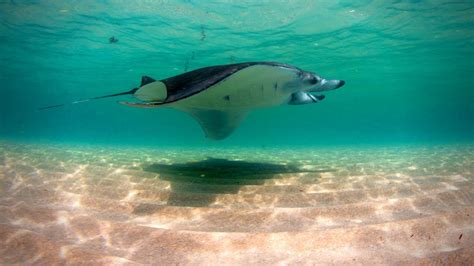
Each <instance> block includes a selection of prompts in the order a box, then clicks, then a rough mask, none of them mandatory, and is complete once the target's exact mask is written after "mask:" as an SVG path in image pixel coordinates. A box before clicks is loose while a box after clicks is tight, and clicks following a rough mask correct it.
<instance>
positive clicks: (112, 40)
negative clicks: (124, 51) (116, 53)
mask: <svg viewBox="0 0 474 266" xmlns="http://www.w3.org/2000/svg"><path fill="white" fill-rule="evenodd" d="M118 41H119V40H118V39H117V38H115V36H112V37H110V38H109V43H117V42H118Z"/></svg>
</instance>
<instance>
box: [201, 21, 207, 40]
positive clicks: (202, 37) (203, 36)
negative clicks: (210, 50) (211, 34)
mask: <svg viewBox="0 0 474 266" xmlns="http://www.w3.org/2000/svg"><path fill="white" fill-rule="evenodd" d="M205 39H206V33H205V32H204V26H203V25H201V41H202V42H203V41H204V40H205Z"/></svg>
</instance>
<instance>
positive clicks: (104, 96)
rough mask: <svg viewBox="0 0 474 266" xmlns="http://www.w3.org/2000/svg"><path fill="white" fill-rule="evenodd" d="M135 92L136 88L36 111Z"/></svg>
mask: <svg viewBox="0 0 474 266" xmlns="http://www.w3.org/2000/svg"><path fill="white" fill-rule="evenodd" d="M137 90H138V88H134V89H131V90H129V91H126V92H120V93H115V94H109V95H103V96H98V97H93V98H88V99H83V100H78V101H74V102H70V103H63V104H56V105H50V106H45V107H41V108H38V110H45V109H51V108H56V107H62V106H65V105H69V104H76V103H85V102H89V101H92V100H98V99H103V98H110V97H115V96H121V95H127V94H134V93H135V92H136V91H137Z"/></svg>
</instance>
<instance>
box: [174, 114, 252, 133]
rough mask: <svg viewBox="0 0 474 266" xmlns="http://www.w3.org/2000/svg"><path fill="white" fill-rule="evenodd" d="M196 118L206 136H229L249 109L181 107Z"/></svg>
mask: <svg viewBox="0 0 474 266" xmlns="http://www.w3.org/2000/svg"><path fill="white" fill-rule="evenodd" d="M180 110H181V111H184V112H186V113H188V114H190V115H191V116H192V117H193V118H194V119H196V120H197V121H198V122H199V124H200V125H201V128H202V129H203V130H204V133H205V134H206V137H208V138H210V139H214V140H219V139H224V138H226V137H228V136H229V135H230V134H232V132H234V130H235V129H236V128H237V127H238V126H239V125H240V122H242V120H243V119H244V118H245V117H246V116H247V114H248V112H249V111H248V110H235V111H234V110H232V111H228V110H206V109H196V108H186V109H180Z"/></svg>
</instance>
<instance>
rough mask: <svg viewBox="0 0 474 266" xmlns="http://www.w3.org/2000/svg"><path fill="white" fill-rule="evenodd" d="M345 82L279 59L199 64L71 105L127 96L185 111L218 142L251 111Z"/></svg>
mask: <svg viewBox="0 0 474 266" xmlns="http://www.w3.org/2000/svg"><path fill="white" fill-rule="evenodd" d="M344 84H345V81H343V80H327V79H324V78H322V77H320V76H319V75H317V74H315V73H312V72H308V71H304V70H301V69H299V68H297V67H294V66H290V65H286V64H282V63H275V62H246V63H238V64H228V65H217V66H210V67H204V68H199V69H196V70H193V71H189V72H186V73H183V74H180V75H177V76H174V77H170V78H166V79H162V80H155V79H153V78H151V77H148V76H143V77H142V79H141V84H140V86H139V87H138V88H133V89H132V90H130V91H126V92H121V93H116V94H110V95H104V96H99V97H93V98H89V99H84V100H79V101H75V102H72V103H70V104H76V103H82V102H87V101H91V100H96V99H102V98H108V97H116V96H121V95H127V94H130V95H133V96H134V97H135V98H136V99H137V100H138V101H134V102H129V101H120V102H119V103H121V104H123V105H126V106H131V107H138V108H163V107H169V108H174V109H177V110H180V111H183V112H185V113H187V114H189V115H191V116H192V117H193V118H194V119H196V120H197V121H198V122H199V124H200V125H201V127H202V129H203V131H204V133H205V135H206V137H208V138H210V139H214V140H220V139H224V138H226V137H228V136H229V135H230V134H232V132H234V130H235V129H236V128H237V127H238V126H239V124H240V122H242V120H243V119H244V118H245V117H246V116H247V114H248V113H249V112H250V111H251V110H253V109H256V108H263V107H270V106H276V105H281V104H289V105H300V104H310V103H317V102H319V101H321V100H323V99H324V98H325V96H324V95H322V94H320V93H321V92H324V91H328V90H334V89H337V88H340V87H342V86H343V85H344ZM64 105H65V104H59V105H53V106H48V107H43V108H40V109H41V110H42V109H49V108H53V107H60V106H64Z"/></svg>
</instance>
